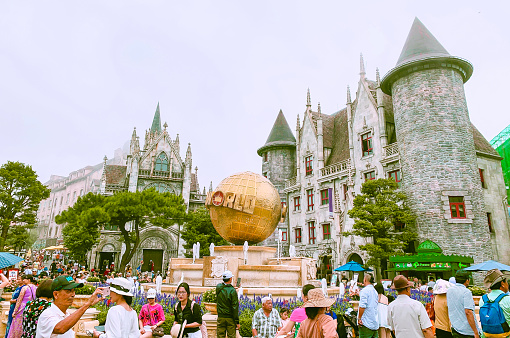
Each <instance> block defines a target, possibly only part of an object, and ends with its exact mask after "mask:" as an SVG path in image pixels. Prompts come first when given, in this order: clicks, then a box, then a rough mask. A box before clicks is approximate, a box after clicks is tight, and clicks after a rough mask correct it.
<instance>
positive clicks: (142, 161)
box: [39, 103, 205, 271]
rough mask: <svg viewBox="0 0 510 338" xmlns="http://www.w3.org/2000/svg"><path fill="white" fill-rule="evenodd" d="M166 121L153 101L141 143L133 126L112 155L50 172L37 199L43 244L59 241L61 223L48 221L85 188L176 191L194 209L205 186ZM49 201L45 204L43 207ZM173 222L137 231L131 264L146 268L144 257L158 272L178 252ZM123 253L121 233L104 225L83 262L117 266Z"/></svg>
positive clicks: (202, 198)
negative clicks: (46, 192)
mask: <svg viewBox="0 0 510 338" xmlns="http://www.w3.org/2000/svg"><path fill="white" fill-rule="evenodd" d="M167 127H168V126H167V124H166V123H165V124H164V126H163V128H162V126H161V118H160V109H159V103H158V106H157V108H156V112H155V114H154V118H153V122H152V126H151V128H150V129H149V130H147V131H146V133H145V142H144V145H143V148H142V147H140V140H139V137H138V135H137V133H136V128H135V129H134V130H133V133H132V136H131V140H130V142H129V150H127V153H123V152H122V151H120V150H119V151H117V152H116V154H115V157H114V159H111V160H109V159H107V158H106V157H105V158H104V159H103V163H102V164H99V165H96V166H94V167H86V168H84V169H81V170H79V171H77V172H73V173H71V174H70V175H69V177H67V178H62V177H53V176H52V179H51V180H50V181H49V182H48V183H47V185H48V186H49V187H50V188H51V189H52V191H51V195H50V198H48V199H47V200H45V201H42V202H41V206H40V208H39V213H40V217H39V220H40V226H39V228H40V229H41V230H40V231H41V233H46V234H47V238H46V240H45V242H44V244H53V243H55V244H61V243H63V240H62V225H60V226H58V225H56V224H55V223H54V217H55V216H56V215H58V214H59V213H60V212H62V211H63V210H65V209H67V208H68V207H71V206H72V205H73V204H74V203H75V202H76V200H77V198H78V196H83V195H84V194H86V193H88V192H93V193H100V194H103V195H106V196H110V195H113V194H114V193H116V192H120V191H131V192H135V191H142V190H145V189H150V188H154V189H156V190H157V191H159V192H171V193H174V194H176V195H182V197H183V199H184V201H185V203H186V206H187V208H188V210H195V209H197V208H199V207H201V206H203V205H204V203H205V188H204V190H203V191H202V192H200V187H199V183H198V168H196V167H195V168H194V169H193V168H192V153H191V145H190V144H188V146H187V150H186V153H185V157H184V159H183V158H182V156H181V147H180V143H179V135H178V134H177V135H176V138H175V139H174V140H172V138H171V137H170V135H169V133H168V131H167ZM48 206H50V209H48ZM179 231H180V229H179V227H178V226H177V225H175V226H173V227H170V228H168V229H164V228H160V227H156V226H150V227H147V228H144V229H143V230H141V232H140V247H139V249H138V250H137V252H136V253H135V255H134V256H133V259H132V261H131V265H132V266H134V267H136V266H138V265H139V263H140V261H141V260H143V261H144V266H143V267H142V270H148V264H149V262H150V260H152V261H153V262H154V265H155V271H164V270H163V267H165V266H167V265H168V261H169V259H170V258H171V257H177V255H178V253H179V252H180V251H182V243H181V242H180V236H179ZM122 253H123V243H122V241H121V234H120V232H119V231H118V230H117V229H116V228H115V227H104V228H103V229H102V231H101V235H100V240H99V243H98V244H97V245H95V246H94V247H93V248H91V251H90V256H89V262H90V265H91V266H92V267H94V268H96V269H103V268H105V267H106V266H107V265H109V264H111V263H112V262H113V263H114V264H115V265H116V266H118V264H119V263H120V258H121V255H122Z"/></svg>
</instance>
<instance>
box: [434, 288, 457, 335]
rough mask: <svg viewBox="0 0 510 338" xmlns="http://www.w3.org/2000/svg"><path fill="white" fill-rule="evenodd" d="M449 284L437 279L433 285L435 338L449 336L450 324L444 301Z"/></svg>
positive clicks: (450, 331) (450, 332)
mask: <svg viewBox="0 0 510 338" xmlns="http://www.w3.org/2000/svg"><path fill="white" fill-rule="evenodd" d="M450 286H451V284H450V282H448V281H446V280H444V279H438V280H437V282H436V285H434V289H433V291H432V292H433V293H434V318H435V319H434V325H435V326H436V337H437V338H451V337H452V330H451V327H452V324H451V323H450V317H448V305H447V303H446V291H447V290H448V288H449V287H450Z"/></svg>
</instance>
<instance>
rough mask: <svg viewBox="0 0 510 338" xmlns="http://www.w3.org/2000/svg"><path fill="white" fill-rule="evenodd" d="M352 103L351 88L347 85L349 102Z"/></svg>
mask: <svg viewBox="0 0 510 338" xmlns="http://www.w3.org/2000/svg"><path fill="white" fill-rule="evenodd" d="M350 103H352V101H351V88H350V87H349V86H347V104H350Z"/></svg>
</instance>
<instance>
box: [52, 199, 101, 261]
mask: <svg viewBox="0 0 510 338" xmlns="http://www.w3.org/2000/svg"><path fill="white" fill-rule="evenodd" d="M105 201H106V197H105V196H103V195H96V194H93V193H88V194H87V195H85V196H82V197H78V200H77V201H76V203H75V204H74V205H73V206H72V207H71V208H69V209H67V210H65V211H63V212H62V213H61V214H60V215H58V216H56V217H55V222H56V223H57V224H63V223H66V225H65V226H64V228H63V229H62V235H63V237H64V245H65V247H66V248H67V249H68V251H69V255H70V256H71V257H72V258H73V259H74V260H77V261H78V262H81V263H84V262H85V261H86V257H87V252H88V251H89V250H90V248H92V246H93V245H94V244H97V243H98V242H99V235H100V229H101V227H102V226H103V225H105V224H107V223H108V221H109V220H110V219H109V217H108V214H107V213H106V211H105V210H104V205H105Z"/></svg>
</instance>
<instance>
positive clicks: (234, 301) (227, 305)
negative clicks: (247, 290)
mask: <svg viewBox="0 0 510 338" xmlns="http://www.w3.org/2000/svg"><path fill="white" fill-rule="evenodd" d="M222 277H223V283H219V284H218V285H216V303H217V308H218V322H217V324H218V326H217V330H216V337H217V338H220V337H221V338H225V334H227V335H228V338H235V336H236V329H237V330H239V327H240V325H239V300H238V298H237V292H236V289H235V288H234V286H233V285H232V278H233V277H234V275H232V272H230V271H228V270H227V271H225V272H224V273H223V276H222Z"/></svg>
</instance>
